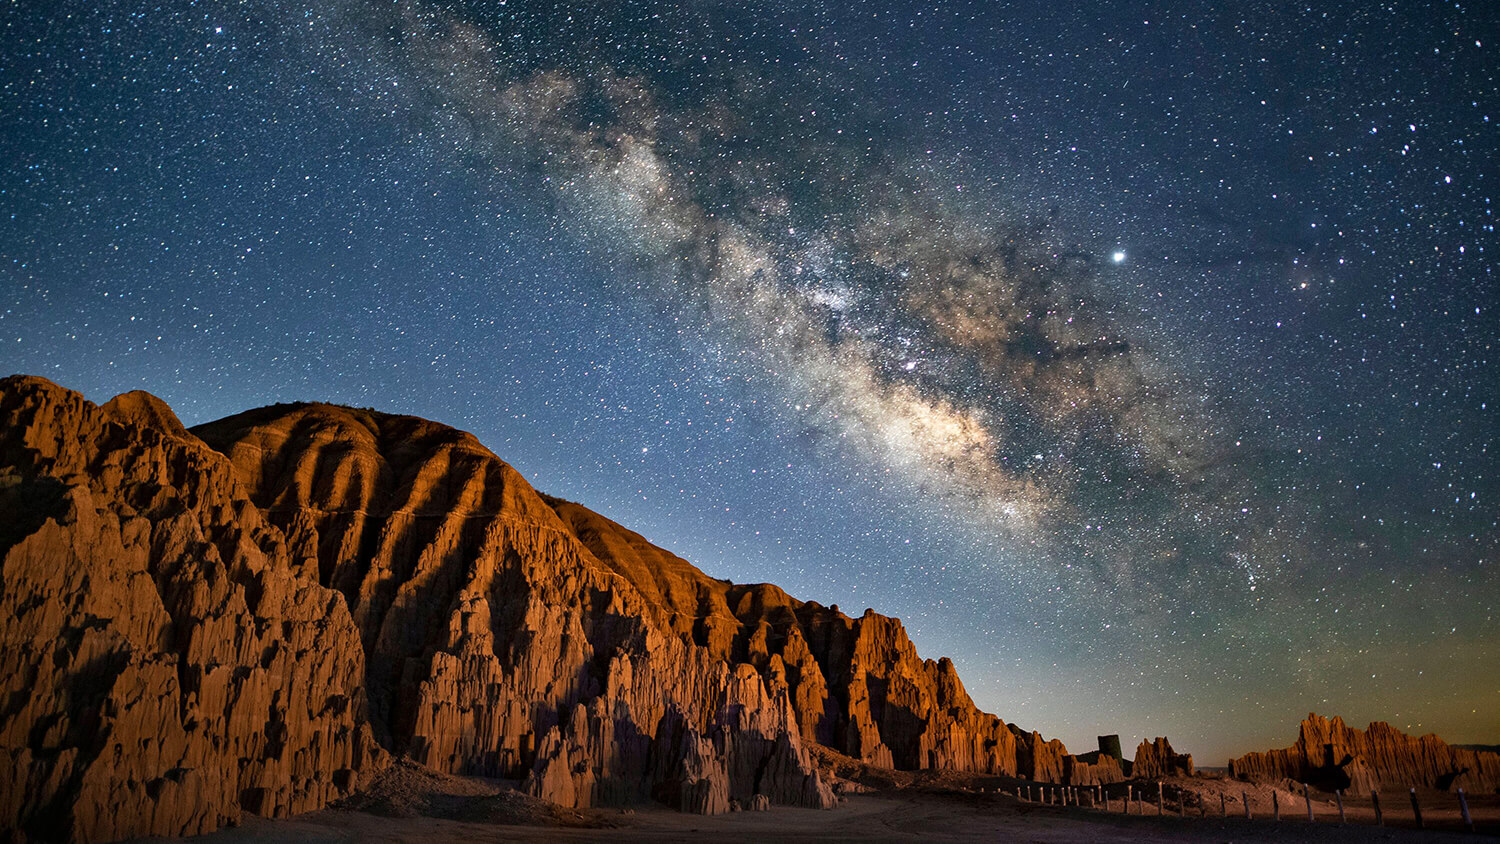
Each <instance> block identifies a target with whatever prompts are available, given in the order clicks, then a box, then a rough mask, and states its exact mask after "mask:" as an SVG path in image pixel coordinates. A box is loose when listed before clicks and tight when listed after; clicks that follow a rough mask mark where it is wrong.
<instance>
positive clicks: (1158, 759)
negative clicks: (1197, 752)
mask: <svg viewBox="0 0 1500 844" xmlns="http://www.w3.org/2000/svg"><path fill="white" fill-rule="evenodd" d="M1130 775H1131V776H1132V777H1135V778H1137V779H1148V780H1153V779H1165V778H1167V777H1190V776H1192V775H1193V754H1191V753H1178V752H1176V751H1174V750H1173V749H1172V743H1171V742H1170V741H1167V739H1166V737H1164V736H1158V737H1157V738H1154V739H1152V740H1151V741H1142V742H1141V743H1140V745H1138V746H1137V747H1136V749H1135V762H1134V763H1133V764H1132V765H1131V767H1130Z"/></svg>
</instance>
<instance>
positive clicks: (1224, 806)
mask: <svg viewBox="0 0 1500 844" xmlns="http://www.w3.org/2000/svg"><path fill="white" fill-rule="evenodd" d="M1219 817H1221V818H1227V817H1229V801H1228V800H1225V799H1224V792H1222V791H1221V792H1219Z"/></svg>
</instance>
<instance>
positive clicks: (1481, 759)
mask: <svg viewBox="0 0 1500 844" xmlns="http://www.w3.org/2000/svg"><path fill="white" fill-rule="evenodd" d="M1229 771H1230V773H1231V774H1232V775H1234V776H1237V777H1240V778H1243V779H1248V780H1256V781H1272V780H1280V779H1285V778H1290V779H1294V780H1297V781H1298V782H1305V783H1310V784H1312V785H1315V786H1317V787H1319V788H1323V789H1325V790H1329V791H1332V790H1334V789H1345V790H1349V791H1354V792H1357V793H1361V794H1363V793H1368V792H1370V791H1379V790H1381V789H1385V788H1397V789H1405V788H1410V787H1413V786H1415V787H1423V788H1438V789H1443V790H1445V791H1446V790H1451V789H1459V788H1462V789H1464V790H1466V791H1468V792H1471V793H1477V792H1494V791H1496V790H1500V753H1491V752H1489V751H1483V750H1466V749H1463V748H1458V747H1452V746H1450V745H1449V744H1448V743H1447V742H1445V741H1443V740H1442V739H1440V738H1438V737H1437V736H1435V735H1425V736H1422V737H1421V738H1418V737H1416V736H1409V735H1407V734H1406V733H1403V732H1401V731H1400V730H1397V729H1396V728H1395V727H1392V726H1391V725H1390V724H1387V723H1385V722H1384V721H1376V722H1374V723H1372V724H1370V726H1369V727H1367V728H1365V729H1363V730H1360V729H1356V728H1354V727H1350V726H1348V725H1346V724H1345V723H1344V720H1343V719H1342V718H1338V717H1334V718H1332V719H1328V718H1323V717H1321V716H1319V715H1318V714H1317V713H1310V714H1309V715H1308V716H1307V719H1306V720H1304V721H1303V722H1302V727H1301V730H1300V732H1299V733H1298V735H1297V743H1296V744H1294V745H1292V746H1291V747H1288V748H1284V749H1281V750H1270V751H1266V752H1265V753H1248V754H1246V755H1244V756H1241V757H1240V758H1238V759H1232V760H1230V762H1229Z"/></svg>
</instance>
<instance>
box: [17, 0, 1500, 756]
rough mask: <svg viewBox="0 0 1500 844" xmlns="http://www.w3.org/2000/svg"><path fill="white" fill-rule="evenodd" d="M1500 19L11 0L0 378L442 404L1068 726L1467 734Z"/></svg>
mask: <svg viewBox="0 0 1500 844" xmlns="http://www.w3.org/2000/svg"><path fill="white" fill-rule="evenodd" d="M1079 9H1086V10H1083V11H1080V10H1079ZM1497 19H1500V10H1497V9H1496V8H1495V7H1494V6H1492V5H1488V4H1486V3H1482V2H1474V3H1458V4H1455V3H1445V4H1427V3H1378V4H1377V3H1357V4H1355V3H1334V2H1323V3H1310V4H1295V6H1294V5H1293V4H1286V3H1261V2H1245V3H1209V2H1176V3H1171V2H1142V3H1100V4H1083V5H1082V6H1079V7H1078V8H1074V7H1073V5H1072V4H1056V3H1050V2H1037V1H1036V0H1030V1H1029V2H1016V3H998V2H967V3H964V2H953V3H939V4H925V5H923V4H915V3H904V2H903V3H867V4H866V3H856V4H842V3H828V4H824V3H821V2H818V0H814V2H812V3H801V2H710V1H709V0H705V2H683V3H677V4H674V3H667V2H649V1H648V0H640V2H608V1H607V0H605V2H590V3H580V4H577V5H564V4H547V3H531V2H523V1H522V0H510V1H509V2H505V0H469V2H463V0H405V1H404V2H369V3H362V2H350V1H348V0H345V1H344V2H339V1H338V0H329V2H317V3H312V2H308V3H305V4H303V3H298V2H273V1H272V0H240V2H227V1H226V2H188V0H183V1H182V2H169V3H163V4H160V5H148V4H138V3H125V2H114V0H103V1H102V2H81V1H80V2H40V0H15V2H12V3H10V4H9V5H8V6H7V7H6V10H5V11H4V13H3V14H0V370H4V372H5V373H9V372H26V373H31V374H37V375H43V376H46V377H48V378H51V379H52V380H54V381H57V382H58V383H60V384H62V385H64V386H68V387H72V388H75V389H79V390H82V391H83V392H84V393H85V395H87V396H88V397H89V398H91V399H93V400H95V401H104V400H106V399H108V398H109V397H110V396H112V395H114V394H116V393H118V392H123V391H125V390H130V389H146V390H149V391H151V392H153V393H155V394H157V395H159V396H161V397H162V398H164V399H165V400H167V401H168V402H169V403H170V404H171V405H172V406H173V407H174V408H175V409H176V410H177V412H178V413H179V414H180V415H181V416H182V417H183V419H184V421H186V422H187V423H188V424H196V423H199V422H204V421H208V420H210V419H215V418H218V417H221V416H225V415H228V414H230V413H233V412H236V411H239V410H243V409H246V408H249V407H254V406H260V405H265V404H270V403H273V402H277V401H295V400H323V401H332V402H338V403H343V404H351V405H357V406H374V407H376V408H377V409H381V410H386V411H391V412H400V413H411V414H416V415H419V416H424V417H428V418H432V419H436V420H439V421H442V422H446V423H448V424H452V425H455V426H457V427H460V428H464V429H466V430H469V431H472V432H474V433H475V434H476V435H477V436H478V437H479V438H480V440H481V441H483V442H484V443H485V444H486V445H488V446H490V447H491V448H492V449H493V450H494V451H495V452H496V453H497V454H498V455H499V456H501V457H502V458H504V459H505V460H507V461H509V462H510V463H512V464H513V465H515V466H516V467H517V468H518V469H519V470H520V471H521V472H522V473H523V474H524V475H526V477H527V478H529V479H530V480H531V481H532V483H533V484H534V485H536V486H537V487H538V488H539V489H542V490H544V491H547V492H550V493H553V494H556V495H561V496H564V497H566V498H570V499H573V500H576V501H579V502H581V503H583V504H585V505H586V506H588V507H590V508H593V509H595V510H597V511H599V512H601V513H603V514H605V515H607V516H609V517H611V518H613V519H615V520H617V521H619V522H621V523H623V524H625V525H626V526H628V527H630V528H633V529H635V530H638V531H640V532H641V533H643V534H645V535H646V536H647V537H648V538H649V539H651V540H652V541H654V542H656V543H658V544H660V545H663V546H664V547H666V548H669V549H671V550H673V551H675V552H677V553H679V554H681V555H683V556H685V557H687V558H688V559H690V560H692V561H693V562H695V563H697V564H698V565H699V566H700V567H702V568H703V569H704V570H705V571H706V572H708V573H709V574H711V575H714V576H716V577H722V578H729V579H732V580H734V581H736V582H755V581H770V582H774V583H776V584H778V585H780V586H782V587H784V588H786V589H787V590H788V591H789V592H791V593H792V594H793V595H796V596H798V597H801V598H804V599H814V600H818V601H820V602H822V603H825V604H831V603H837V604H838V605H839V606H840V607H841V608H842V609H844V611H846V612H848V613H850V614H852V615H856V616H857V615H858V614H860V613H861V612H862V611H863V610H864V608H865V607H867V606H868V607H873V608H875V609H876V610H877V611H879V612H882V613H886V614H889V615H895V616H898V617H900V618H902V619H903V620H904V621H905V622H906V624H907V627H908V629H909V631H910V632H911V634H912V637H913V638H914V640H915V641H916V643H917V646H918V648H919V650H920V651H921V653H922V654H923V655H924V656H928V657H934V658H935V657H937V656H941V655H950V656H952V657H953V658H954V660H955V662H956V663H957V664H958V667H959V671H960V674H961V676H962V677H963V678H964V680H965V682H966V684H967V687H968V689H969V691H970V693H971V694H972V695H973V696H974V698H975V700H976V702H977V703H978V704H979V705H980V706H981V707H983V708H985V709H986V710H988V711H992V712H994V713H995V714H997V715H1000V716H1001V717H1002V718H1005V719H1006V720H1008V721H1012V722H1016V723H1019V724H1021V725H1023V726H1024V727H1026V728H1028V729H1038V730H1041V731H1042V732H1043V733H1045V734H1046V735H1048V736H1058V737H1061V738H1062V739H1064V741H1066V742H1067V743H1068V744H1069V746H1070V747H1072V748H1073V749H1074V750H1076V751H1080V752H1081V751H1086V750H1090V749H1092V748H1093V746H1094V736H1095V735H1098V734H1101V733H1116V732H1117V733H1121V734H1122V735H1123V736H1124V737H1125V741H1126V742H1127V744H1129V745H1133V743H1134V741H1135V740H1137V739H1138V738H1140V737H1143V736H1154V735H1168V736H1170V737H1171V738H1172V740H1173V743H1174V745H1176V746H1177V747H1178V749H1180V750H1186V751H1189V752H1192V753H1194V754H1195V756H1196V757H1197V760H1198V762H1199V764H1210V765H1219V764H1223V760H1224V759H1226V758H1227V757H1228V756H1229V755H1231V754H1238V753H1241V752H1244V751H1247V750H1251V749H1258V748H1265V747H1280V746H1285V745H1287V744H1290V743H1291V742H1292V740H1293V739H1294V738H1295V735H1296V723H1297V721H1298V720H1299V719H1300V718H1301V717H1303V716H1304V715H1306V713H1307V712H1309V711H1311V710H1317V711H1319V712H1320V713H1324V714H1330V715H1331V714H1341V715H1343V716H1345V718H1346V719H1348V720H1350V721H1352V722H1354V723H1356V724H1357V725H1359V726H1363V724H1364V723H1366V722H1367V721H1369V720H1376V719H1379V720H1388V721H1390V722H1391V723H1393V724H1394V725H1396V726H1397V727H1399V728H1401V729H1406V730H1410V731H1415V732H1431V731H1435V732H1438V733H1440V734H1442V735H1443V736H1444V737H1445V738H1448V739H1449V740H1451V741H1460V742H1486V743H1493V742H1497V741H1500V618H1497V611H1496V608H1495V607H1496V604H1497V603H1500V571H1497V567H1500V566H1497V564H1500V530H1497V519H1500V509H1497V498H1500V465H1497V457H1500V451H1497V447H1496V445H1495V440H1496V433H1497V431H1500V425H1497V410H1500V404H1497V402H1500V395H1497V392H1500V374H1497V364H1500V360H1497V358H1500V317H1497V312H1500V285H1497V277H1496V273H1495V272H1494V265H1495V261H1494V256H1495V255H1496V254H1497V250H1500V244H1497V242H1496V235H1495V223H1496V217H1495V206H1494V203H1493V201H1492V200H1493V199H1494V198H1497V197H1500V167H1497V165H1496V162H1497V161H1500V94H1497V91H1500V53H1497V52H1496V47H1497V45H1500V24H1497Z"/></svg>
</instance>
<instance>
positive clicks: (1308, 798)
mask: <svg viewBox="0 0 1500 844" xmlns="http://www.w3.org/2000/svg"><path fill="white" fill-rule="evenodd" d="M1302 800H1303V802H1305V803H1306V804H1307V822H1308V823H1313V813H1312V790H1311V789H1309V788H1308V787H1307V784H1306V783H1304V784H1303V785H1302Z"/></svg>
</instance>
